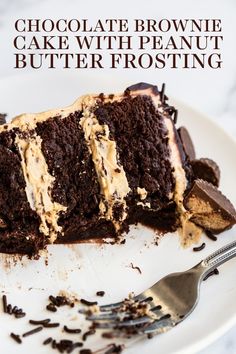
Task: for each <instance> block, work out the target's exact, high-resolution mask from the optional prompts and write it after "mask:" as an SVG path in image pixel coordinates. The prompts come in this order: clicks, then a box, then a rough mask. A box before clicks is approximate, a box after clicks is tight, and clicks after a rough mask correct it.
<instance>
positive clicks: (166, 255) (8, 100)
mask: <svg viewBox="0 0 236 354" xmlns="http://www.w3.org/2000/svg"><path fill="white" fill-rule="evenodd" d="M0 84H1V87H0V111H1V112H7V113H9V115H10V116H14V115H16V114H19V113H22V112H24V111H25V112H30V111H32V112H34V111H40V110H46V109H49V108H54V107H57V106H63V105H67V104H70V103H72V102H73V100H74V99H75V98H76V97H77V96H79V95H80V94H83V93H86V92H96V91H105V92H113V91H117V90H122V89H124V87H126V85H128V84H131V83H128V82H124V78H122V77H121V78H120V82H115V83H114V82H113V80H112V78H111V77H104V76H100V77H99V76H98V75H96V76H95V75H93V76H92V75H91V74H90V75H89V76H88V75H85V74H83V75H82V74H80V73H78V74H76V75H75V74H73V75H72V74H69V73H65V74H62V73H60V74H58V73H49V74H47V76H46V75H45V74H41V73H40V74H28V75H20V76H18V77H9V78H7V79H4V80H2V81H1V82H0ZM176 106H177V107H178V108H179V111H180V112H179V117H180V118H179V122H178V125H185V126H186V127H188V129H189V130H190V132H191V134H192V136H193V140H194V142H195V144H196V147H197V155H198V157H206V156H207V157H211V158H213V159H215V160H216V161H217V162H218V163H219V165H220V168H221V171H222V178H221V189H222V191H223V192H224V193H226V195H227V196H229V197H230V199H231V201H232V202H233V203H234V204H236V194H235V181H236V169H235V166H236V154H235V143H234V141H232V140H231V139H230V138H229V137H228V136H227V135H226V134H225V133H224V132H223V131H222V130H221V129H220V128H218V127H217V126H216V125H215V124H213V123H212V122H211V121H210V120H209V119H207V118H206V117H204V116H203V115H201V114H199V113H198V112H195V111H193V110H192V109H191V108H189V107H187V106H185V105H184V104H180V103H176ZM234 233H235V230H230V231H228V232H225V233H224V234H221V235H220V236H219V240H218V242H213V241H211V240H208V239H206V238H205V237H204V242H206V244H207V247H206V248H205V249H204V250H203V251H202V252H199V253H197V252H196V253H194V252H193V251H192V249H191V248H190V249H187V250H183V249H181V247H180V246H179V243H178V236H177V235H175V234H168V235H166V236H165V237H164V238H163V239H162V240H161V242H160V244H159V246H155V245H154V242H153V240H154V238H155V235H154V233H153V232H152V231H150V230H149V229H146V228H144V227H138V228H132V230H131V231H130V234H129V235H128V237H127V242H126V244H125V245H113V246H112V245H102V246H101V245H93V244H81V245H72V246H50V247H49V253H48V255H47V256H43V257H41V259H40V260H38V261H32V260H28V259H27V258H23V259H22V260H21V261H20V262H17V263H16V264H15V259H12V257H10V256H7V255H0V289H1V290H2V291H5V292H7V293H8V298H9V301H10V302H11V303H13V304H17V305H19V306H22V307H23V308H24V309H25V311H26V312H27V314H28V317H27V319H26V318H22V319H19V320H15V319H14V318H13V317H12V316H9V315H5V314H1V316H0V328H1V331H0V343H1V352H4V353H8V354H13V353H16V352H17V353H19V354H20V353H24V354H25V353H32V352H33V351H34V353H35V354H41V353H48V350H49V349H48V347H46V346H42V345H41V343H42V341H43V340H44V339H45V338H47V337H48V336H50V335H52V336H55V337H56V338H62V337H65V335H64V334H60V333H59V331H58V330H56V329H50V330H47V331H46V330H45V331H44V332H40V333H38V334H36V335H34V336H32V337H29V338H26V339H25V340H24V345H21V346H20V345H18V344H16V343H14V341H13V340H12V339H10V338H9V333H10V332H11V331H15V332H16V333H22V332H24V331H25V330H27V329H28V328H29V325H28V324H27V321H28V319H29V318H35V319H39V318H46V317H47V316H48V312H46V311H45V310H44V308H45V304H46V298H47V296H48V295H49V294H50V293H52V294H54V295H56V294H57V293H58V291H59V290H67V291H68V292H70V293H73V292H74V293H76V294H78V296H80V297H84V298H86V299H91V300H92V299H95V298H96V297H95V296H94V295H95V293H96V291H98V290H105V292H106V295H105V296H104V298H102V299H101V300H100V301H101V303H107V302H112V301H118V300H120V299H122V298H124V297H125V296H127V294H128V293H129V292H131V291H133V292H135V293H136V294H137V293H139V292H141V291H143V290H144V289H146V288H147V287H149V286H150V285H151V284H153V283H154V282H155V281H156V280H158V279H159V278H161V277H162V276H164V275H165V274H168V273H170V272H174V271H180V270H185V269H187V268H188V267H191V266H193V265H194V264H196V263H197V262H199V261H200V259H202V258H203V257H205V256H206V255H208V254H209V253H211V252H212V251H214V250H216V249H217V248H219V247H221V246H222V245H225V244H227V243H228V242H230V241H232V240H233V239H235V234H234ZM46 258H47V260H48V266H46V265H45V259H46ZM131 262H132V263H133V264H134V265H135V266H139V267H140V269H141V270H142V274H139V273H138V272H137V270H134V269H132V268H131V267H130V263H131ZM235 265H236V260H232V261H231V262H228V263H227V264H225V265H223V266H222V267H221V268H220V275H219V276H218V277H216V276H215V277H212V278H210V279H209V280H208V281H207V282H205V283H203V285H202V289H201V299H200V302H199V304H198V306H197V308H196V310H195V311H194V313H193V314H192V315H191V316H190V317H189V318H187V319H186V320H185V321H184V322H183V323H182V324H180V325H179V326H177V327H176V328H174V329H172V330H171V331H169V332H168V333H166V334H163V335H159V336H157V337H155V338H153V339H152V340H143V341H139V342H138V343H133V344H132V345H129V346H128V348H127V349H126V351H125V353H126V354H134V353H135V354H136V353H142V354H150V353H157V352H158V353H159V354H166V353H168V354H171V353H192V352H195V351H197V350H200V349H201V348H203V347H204V346H206V345H208V344H209V343H210V342H212V341H213V340H215V339H216V338H217V337H219V336H220V335H222V334H223V333H224V332H225V331H226V330H228V329H229V328H230V327H231V326H232V325H233V324H235V323H236V301H235V298H236V285H235V272H234V267H235ZM49 316H50V317H52V318H54V319H56V320H60V322H61V323H66V324H68V326H71V327H76V326H78V325H81V324H80V321H81V320H80V319H75V318H74V319H72V317H73V316H74V315H73V316H72V314H71V312H70V311H67V312H66V309H62V310H61V309H60V311H58V313H57V314H55V315H54V314H52V315H51V313H50V314H49ZM93 341H96V345H97V346H100V347H101V346H102V345H103V344H102V342H101V340H100V339H99V336H98V337H95V338H94V339H93ZM108 342H109V341H108ZM88 346H89V342H88Z"/></svg>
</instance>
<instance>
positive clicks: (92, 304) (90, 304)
mask: <svg viewBox="0 0 236 354" xmlns="http://www.w3.org/2000/svg"><path fill="white" fill-rule="evenodd" d="M80 302H81V304H83V305H86V306H94V305H97V304H98V303H97V301H88V300H85V299H81V300H80Z"/></svg>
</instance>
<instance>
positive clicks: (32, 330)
mask: <svg viewBox="0 0 236 354" xmlns="http://www.w3.org/2000/svg"><path fill="white" fill-rule="evenodd" d="M42 329H43V327H42V326H39V327H36V328H34V329H31V331H28V332H25V333H23V334H22V337H28V336H31V335H32V334H35V333H38V332H40V331H42Z"/></svg>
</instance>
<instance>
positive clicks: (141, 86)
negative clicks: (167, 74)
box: [125, 82, 159, 95]
mask: <svg viewBox="0 0 236 354" xmlns="http://www.w3.org/2000/svg"><path fill="white" fill-rule="evenodd" d="M147 89H152V92H153V94H154V95H158V94H159V91H158V88H157V86H155V85H151V84H147V83H146V82H139V83H137V84H134V85H131V86H129V87H127V89H126V90H128V91H129V92H131V91H139V90H147ZM126 90H125V91H126Z"/></svg>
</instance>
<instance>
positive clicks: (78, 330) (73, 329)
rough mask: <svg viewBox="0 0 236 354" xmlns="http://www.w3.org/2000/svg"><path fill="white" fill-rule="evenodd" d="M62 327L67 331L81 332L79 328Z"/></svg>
mask: <svg viewBox="0 0 236 354" xmlns="http://www.w3.org/2000/svg"><path fill="white" fill-rule="evenodd" d="M63 329H64V331H65V332H67V333H80V332H81V329H80V328H68V327H67V326H64V327H63Z"/></svg>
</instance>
